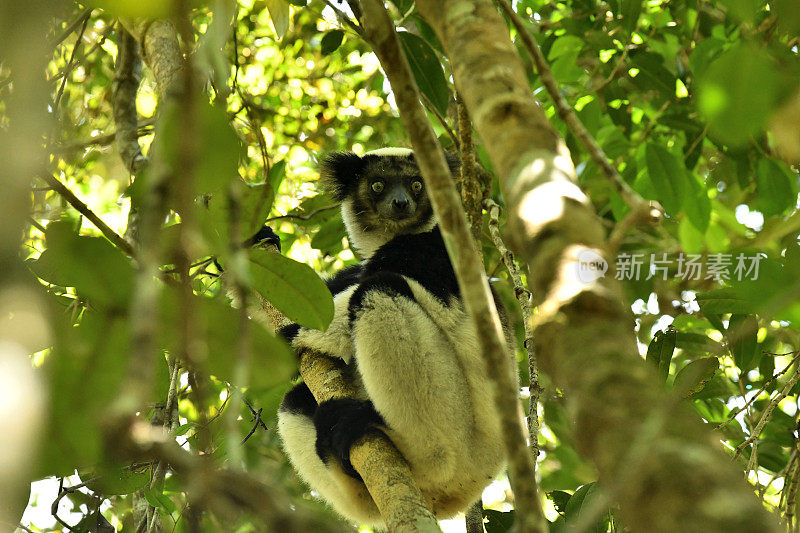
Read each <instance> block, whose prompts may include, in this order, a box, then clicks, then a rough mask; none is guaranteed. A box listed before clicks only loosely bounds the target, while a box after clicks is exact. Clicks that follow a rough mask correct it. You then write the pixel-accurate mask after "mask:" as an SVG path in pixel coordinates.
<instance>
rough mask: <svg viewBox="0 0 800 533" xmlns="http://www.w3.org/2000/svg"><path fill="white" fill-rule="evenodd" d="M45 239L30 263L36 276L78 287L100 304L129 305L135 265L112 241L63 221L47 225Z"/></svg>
mask: <svg viewBox="0 0 800 533" xmlns="http://www.w3.org/2000/svg"><path fill="white" fill-rule="evenodd" d="M50 226H53V227H52V229H51V228H50ZM45 241H46V243H47V249H46V250H45V251H44V252H42V254H41V255H40V256H39V258H38V259H37V260H36V261H34V262H32V263H30V265H31V269H32V270H33V272H34V273H35V274H36V275H37V276H39V277H40V278H42V279H43V280H45V281H47V282H49V283H52V284H54V285H59V286H62V287H75V290H76V291H77V292H78V294H80V295H81V296H84V297H86V298H88V299H89V300H90V301H91V302H92V303H93V304H94V305H97V306H99V307H103V308H109V309H111V308H113V309H127V306H128V301H129V299H130V296H131V292H132V290H133V267H132V266H131V264H130V261H129V260H128V258H127V257H126V256H125V254H123V253H122V252H121V251H120V250H118V249H117V248H115V247H114V245H113V244H111V243H110V242H109V241H107V240H106V239H105V238H103V237H85V236H79V235H76V234H74V233H72V231H71V230H70V229H69V226H68V225H66V224H63V223H59V224H56V225H53V223H51V224H50V225H48V229H47V230H46V231H45Z"/></svg>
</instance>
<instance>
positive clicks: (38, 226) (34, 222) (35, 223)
mask: <svg viewBox="0 0 800 533" xmlns="http://www.w3.org/2000/svg"><path fill="white" fill-rule="evenodd" d="M28 222H30V224H31V226H33V227H34V228H36V229H38V230H39V231H41V232H42V233H44V232H45V230H46V228H45V227H44V226H42V225H41V224H40V223H39V221H38V220H36V219H35V218H33V217H28Z"/></svg>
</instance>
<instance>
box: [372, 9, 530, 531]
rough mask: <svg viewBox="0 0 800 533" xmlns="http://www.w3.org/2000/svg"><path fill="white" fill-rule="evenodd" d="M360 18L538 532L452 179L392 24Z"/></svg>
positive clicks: (507, 376)
mask: <svg viewBox="0 0 800 533" xmlns="http://www.w3.org/2000/svg"><path fill="white" fill-rule="evenodd" d="M359 5H360V7H361V11H362V16H363V18H362V21H363V27H364V31H365V35H366V36H367V39H368V40H369V41H370V43H371V44H372V47H373V50H374V51H375V53H376V54H377V56H378V59H379V60H380V62H381V65H382V66H383V69H384V72H386V75H387V78H388V79H389V82H390V83H391V85H392V90H393V91H394V94H395V98H396V100H397V107H398V109H399V110H400V116H401V118H402V119H403V124H404V125H405V128H406V131H407V132H408V135H409V138H410V140H411V144H412V146H413V147H414V155H415V157H416V159H417V162H418V163H419V166H420V169H421V171H422V175H423V177H424V179H425V183H426V185H427V188H428V193H429V195H430V198H431V200H432V202H433V206H434V210H435V212H436V214H437V217H438V219H439V224H440V227H441V230H442V235H443V236H444V240H445V244H446V245H447V251H448V254H449V255H450V258H451V260H452V262H453V267H454V270H455V273H456V277H457V278H458V285H459V288H460V289H461V294H462V297H463V299H464V303H465V307H466V309H467V311H468V313H469V315H470V316H471V317H472V321H473V324H474V326H475V328H476V331H477V333H478V335H477V337H478V339H479V343H480V348H481V353H482V356H483V358H484V361H485V363H486V372H487V375H488V376H489V378H490V379H491V381H492V383H493V384H494V385H495V386H494V402H495V406H496V408H497V411H498V415H499V417H500V422H501V427H502V431H503V436H504V441H505V442H504V444H505V449H506V453H507V455H508V460H509V469H510V474H511V481H512V485H513V488H514V497H515V501H516V504H517V516H518V518H519V528H520V529H519V530H520V531H541V530H543V528H544V516H543V514H542V510H541V508H540V502H539V498H538V495H537V492H536V482H535V477H534V475H533V461H532V459H531V456H530V454H529V453H528V451H527V448H526V445H525V435H524V433H523V429H522V424H520V419H519V416H518V406H519V404H518V399H517V387H516V384H515V380H514V378H513V377H512V376H513V375H512V369H511V366H510V364H509V358H508V357H507V353H508V352H507V351H506V346H505V342H504V340H503V334H502V328H501V325H500V320H499V318H498V315H497V310H496V309H495V306H494V302H493V300H492V298H491V293H490V291H489V285H488V282H487V280H486V276H485V274H484V272H483V268H482V267H481V265H480V263H478V262H476V261H475V255H474V247H473V244H472V243H473V241H472V236H471V234H470V232H469V229H468V227H467V220H466V216H465V215H464V210H463V209H462V207H461V200H460V198H459V197H458V193H457V192H456V189H455V186H454V185H453V180H452V179H451V176H450V172H449V170H448V167H447V164H446V162H445V159H444V155H443V154H442V152H441V150H440V148H439V144H438V142H437V139H436V136H435V135H434V133H433V130H432V128H431V126H430V124H429V122H428V119H427V115H426V114H425V110H424V109H423V107H422V105H421V104H420V94H419V89H418V88H417V87H416V85H415V84H414V81H413V76H412V74H411V70H410V67H409V65H408V61H407V60H406V58H405V55H404V53H403V50H402V47H401V46H400V42H399V39H398V37H397V33H396V31H395V27H394V25H393V24H392V21H391V19H390V18H389V15H388V13H387V12H386V9H385V8H384V6H383V3H382V2H379V1H378V0H361V1H360V2H359Z"/></svg>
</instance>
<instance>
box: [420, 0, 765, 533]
mask: <svg viewBox="0 0 800 533" xmlns="http://www.w3.org/2000/svg"><path fill="white" fill-rule="evenodd" d="M417 7H418V9H419V10H420V12H421V14H422V15H423V16H424V17H425V19H426V20H427V21H428V22H429V23H430V24H431V26H432V27H433V28H434V30H435V31H436V33H437V35H438V36H439V39H440V40H441V42H442V44H443V46H444V48H445V51H446V53H447V55H448V57H449V59H450V64H451V66H452V69H453V73H454V79H455V83H456V87H457V89H458V91H459V93H460V94H461V95H462V97H463V99H464V101H465V103H466V104H467V107H468V109H469V111H470V116H471V117H472V119H473V122H474V124H475V126H476V129H477V131H478V134H479V135H480V137H481V139H482V141H483V143H484V146H485V147H486V150H487V152H488V153H489V156H490V158H491V160H492V163H493V165H494V168H495V169H496V171H497V173H498V176H499V178H500V181H501V185H502V189H503V194H504V196H505V199H506V202H507V204H508V227H507V236H508V241H509V243H510V245H511V247H512V249H513V250H514V251H515V252H516V253H517V254H518V255H519V256H520V257H522V258H523V259H524V260H525V261H526V262H527V264H528V268H529V273H530V274H529V278H528V279H529V283H530V285H531V289H532V291H533V293H534V295H536V296H537V299H538V310H539V314H538V316H537V317H536V318H535V319H534V323H535V325H536V328H535V343H536V352H537V355H538V357H539V361H540V362H541V364H542V367H543V368H544V369H545V371H547V372H548V373H549V374H550V375H551V376H552V378H553V379H554V381H555V383H556V384H557V385H558V386H559V387H562V388H563V389H564V390H565V391H566V392H567V394H568V398H569V402H570V406H571V410H572V413H573V414H574V416H575V419H576V425H577V429H576V439H577V442H578V446H579V449H580V451H581V452H582V453H583V454H584V455H585V456H586V457H588V458H589V459H591V460H592V462H594V464H595V465H596V466H597V468H598V470H599V472H600V479H601V482H602V483H603V485H604V486H605V488H606V491H607V493H608V494H609V496H610V497H611V498H613V499H615V500H617V501H619V503H620V504H621V508H622V518H623V520H624V521H625V523H626V525H627V526H629V527H630V528H631V529H633V530H634V531H636V530H641V531H728V532H733V531H742V532H750V531H775V530H776V527H777V524H776V523H775V522H774V521H773V520H772V519H770V518H768V515H767V513H766V512H765V511H764V509H763V508H762V507H761V505H760V504H759V502H758V501H757V499H756V498H755V497H754V495H753V494H752V491H751V489H750V488H749V487H748V486H747V484H746V483H745V482H744V481H743V480H742V479H741V476H740V475H739V474H738V473H737V472H736V469H734V468H733V467H732V465H731V462H730V460H729V459H728V458H726V457H725V455H724V454H723V453H722V452H721V450H719V445H718V443H715V439H714V438H713V436H712V434H711V433H710V432H709V431H708V430H707V429H706V428H704V427H703V425H702V424H701V423H700V421H699V420H697V417H696V416H695V415H693V414H692V413H690V412H689V410H688V409H686V408H685V406H684V405H681V404H680V403H679V402H677V401H675V400H674V399H672V398H670V397H669V396H668V395H667V394H666V392H665V391H664V390H663V387H662V386H661V385H660V384H659V383H657V381H656V379H655V374H654V373H653V372H652V371H651V369H649V368H647V367H646V366H645V365H644V362H643V361H642V360H641V358H640V357H639V355H638V352H637V348H636V344H635V340H634V336H633V321H632V318H631V316H630V313H629V312H628V310H627V309H626V308H625V306H624V305H623V301H624V300H623V298H622V293H621V287H620V285H619V284H618V283H616V282H615V281H614V280H613V277H612V276H611V275H607V276H606V277H604V278H603V277H601V278H599V279H598V280H596V281H594V282H589V283H582V282H581V281H580V280H579V279H577V276H576V272H577V268H578V264H579V262H580V258H581V257H586V254H590V256H591V255H593V254H601V255H602V253H603V249H604V244H605V243H604V238H605V236H604V232H603V229H602V226H601V224H600V223H599V220H598V219H597V217H596V215H595V214H594V212H593V211H592V209H591V206H590V203H589V201H588V199H587V198H586V196H585V195H584V194H583V193H582V192H581V190H580V189H579V188H578V187H577V185H576V184H575V173H574V168H573V165H572V162H571V161H570V158H569V154H568V152H567V149H566V146H565V145H564V143H563V141H562V140H561V139H559V137H558V135H557V134H556V133H555V131H554V130H553V128H552V127H551V126H550V125H549V124H548V122H547V120H546V118H545V116H544V114H543V113H542V111H541V109H540V108H539V107H538V105H537V103H536V102H535V100H534V98H533V96H532V92H531V88H530V86H529V85H528V83H527V80H526V78H525V73H524V70H523V67H522V63H521V61H520V59H519V57H518V56H517V53H516V50H515V49H514V47H513V45H512V43H511V41H510V39H509V35H508V29H507V26H506V25H505V23H504V22H503V21H502V20H501V18H500V16H499V14H498V13H497V11H496V10H495V9H494V7H493V6H492V4H491V2H490V1H489V0H418V1H417Z"/></svg>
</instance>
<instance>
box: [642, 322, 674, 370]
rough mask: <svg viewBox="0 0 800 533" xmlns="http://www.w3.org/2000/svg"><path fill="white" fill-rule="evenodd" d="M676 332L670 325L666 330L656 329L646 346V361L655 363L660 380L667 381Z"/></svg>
mask: <svg viewBox="0 0 800 533" xmlns="http://www.w3.org/2000/svg"><path fill="white" fill-rule="evenodd" d="M676 334H677V332H676V330H675V329H674V328H672V327H670V328H669V329H667V331H666V332H664V331H657V332H656V334H655V335H654V336H653V340H652V341H650V344H649V345H648V346H647V361H648V362H650V363H651V364H653V365H655V367H656V368H657V369H658V374H659V376H660V377H661V380H662V381H667V376H668V375H669V364H670V362H671V361H672V356H673V354H674V353H675V342H676V338H677V337H676Z"/></svg>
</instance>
